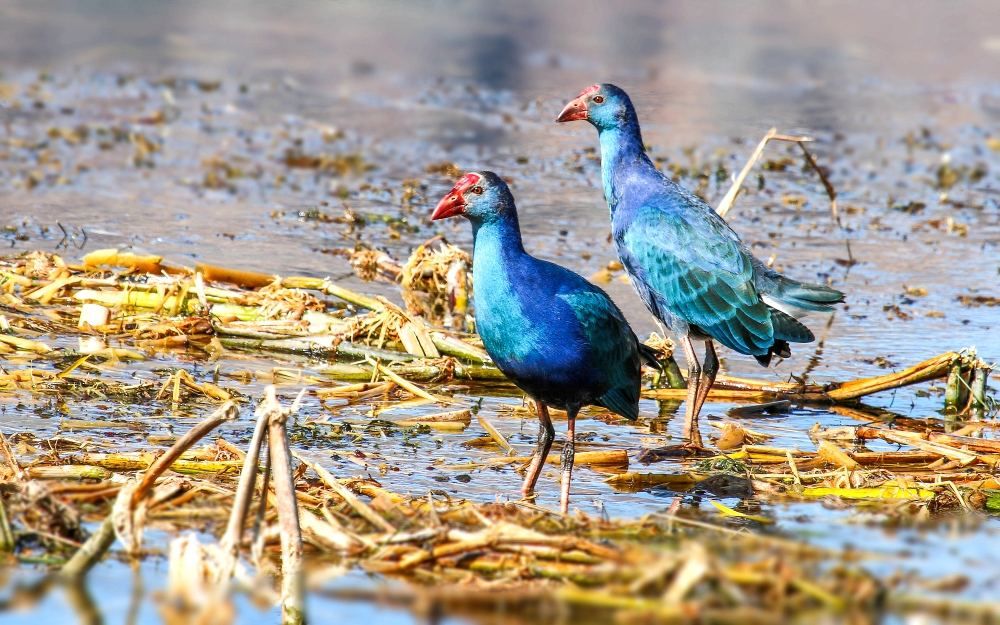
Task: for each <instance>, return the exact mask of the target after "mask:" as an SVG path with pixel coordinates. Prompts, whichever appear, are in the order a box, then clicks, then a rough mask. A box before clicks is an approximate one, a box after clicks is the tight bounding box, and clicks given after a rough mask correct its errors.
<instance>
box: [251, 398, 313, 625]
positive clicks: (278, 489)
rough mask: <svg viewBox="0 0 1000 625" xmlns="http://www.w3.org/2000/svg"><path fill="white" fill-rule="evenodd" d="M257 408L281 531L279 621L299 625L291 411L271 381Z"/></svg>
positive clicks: (301, 603)
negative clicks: (289, 427)
mask: <svg viewBox="0 0 1000 625" xmlns="http://www.w3.org/2000/svg"><path fill="white" fill-rule="evenodd" d="M257 411H258V414H259V415H260V416H259V418H265V417H266V418H267V430H268V443H269V444H268V451H269V454H268V456H269V457H270V459H271V479H272V482H273V484H274V495H275V501H276V507H277V509H278V526H279V529H280V533H281V622H282V624H283V625H300V624H302V623H305V578H304V576H303V572H302V529H301V527H300V525H299V509H298V503H297V502H296V499H295V480H294V478H293V476H292V453H291V449H290V448H289V445H288V431H287V429H286V424H287V421H288V416H289V415H290V414H291V412H292V411H291V410H289V409H286V408H284V407H283V406H282V405H281V404H280V403H278V399H277V397H276V395H275V389H274V386H273V385H269V386H268V387H267V389H265V391H264V400H263V401H262V402H261V405H260V407H259V408H258V409H257Z"/></svg>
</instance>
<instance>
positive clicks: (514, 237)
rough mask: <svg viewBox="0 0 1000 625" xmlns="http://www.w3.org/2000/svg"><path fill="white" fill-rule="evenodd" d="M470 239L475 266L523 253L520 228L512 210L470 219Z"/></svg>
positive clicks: (510, 258) (512, 257)
mask: <svg viewBox="0 0 1000 625" xmlns="http://www.w3.org/2000/svg"><path fill="white" fill-rule="evenodd" d="M472 240H473V262H474V263H476V265H477V266H482V265H484V264H485V265H486V266H489V265H492V264H494V263H496V262H506V261H509V260H512V259H514V258H517V257H518V256H523V255H524V254H525V251H524V245H523V244H522V243H521V228H520V226H519V225H518V223H517V214H516V213H514V212H513V211H511V212H509V213H505V214H502V215H493V216H491V217H490V218H489V219H483V220H479V219H476V220H472Z"/></svg>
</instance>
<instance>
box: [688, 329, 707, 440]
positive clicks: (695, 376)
mask: <svg viewBox="0 0 1000 625" xmlns="http://www.w3.org/2000/svg"><path fill="white" fill-rule="evenodd" d="M681 345H682V346H683V347H684V356H685V357H687V361H688V379H687V387H688V389H687V401H685V402H684V405H685V413H684V429H683V430H682V431H681V435H682V436H683V437H684V438H686V439H687V444H688V445H690V446H691V447H696V448H701V446H702V445H701V431H700V430H699V429H698V411H699V410H700V409H701V405H700V404H699V403H698V396H699V394H700V393H699V387H700V386H701V363H700V362H698V355H697V354H696V353H695V351H694V344H693V343H691V337H690V336H682V337H681ZM713 353H714V350H713Z"/></svg>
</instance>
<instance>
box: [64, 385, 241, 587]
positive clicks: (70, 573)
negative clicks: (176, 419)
mask: <svg viewBox="0 0 1000 625" xmlns="http://www.w3.org/2000/svg"><path fill="white" fill-rule="evenodd" d="M238 414H239V410H238V408H237V406H236V403H235V402H232V401H227V402H226V403H224V404H223V405H222V406H220V407H219V408H217V409H216V411H215V412H213V413H212V414H211V415H209V417H208V418H206V419H205V420H203V421H202V422H201V423H199V424H198V425H196V426H194V427H193V428H191V429H190V430H189V431H188V432H187V433H186V434H185V435H184V436H182V437H181V438H179V439H178V440H177V442H175V443H174V444H173V446H171V447H170V449H169V450H167V452H166V453H165V454H163V456H161V457H160V458H159V459H158V460H157V461H156V462H154V463H153V464H152V465H150V467H149V468H148V469H146V472H145V474H144V475H143V478H142V480H141V481H140V482H139V483H138V485H137V486H136V488H135V489H134V490H132V494H131V496H130V501H129V506H130V508H132V509H134V507H135V506H136V505H137V504H138V503H139V502H140V501H142V499H144V498H145V497H146V495H148V494H149V491H150V490H151V489H152V488H153V485H154V484H155V483H156V480H157V478H159V477H160V475H162V474H163V472H164V471H166V470H167V469H169V468H170V465H171V464H173V462H174V461H176V460H177V459H178V458H180V456H181V454H183V453H184V452H185V451H187V450H188V449H190V448H191V447H192V446H193V445H194V444H195V443H197V442H198V441H199V440H201V439H202V437H204V436H205V435H206V434H208V433H209V432H211V431H212V430H214V429H215V428H217V427H219V426H220V425H221V424H222V423H224V422H226V421H231V420H233V419H235V418H236V417H237V415H238ZM128 492H129V489H125V488H123V489H122V490H121V491H119V496H127V493H128ZM112 516H113V515H112V513H109V514H108V516H107V517H105V519H104V521H103V522H102V523H101V526H100V527H99V528H98V530H97V532H95V533H93V534H91V535H90V537H89V538H88V539H87V542H85V543H84V544H83V545H82V546H81V547H80V548H79V549H78V550H77V551H76V553H74V554H73V557H71V558H70V559H69V561H68V562H67V563H66V564H65V565H63V567H62V569H61V570H60V571H59V576H60V577H61V578H63V579H67V580H73V579H79V578H81V577H82V576H84V575H86V574H87V572H88V571H90V569H91V568H93V566H94V565H95V564H97V562H98V561H99V560H100V559H101V558H102V557H103V556H104V554H105V553H106V552H107V550H108V549H110V548H111V545H113V544H114V542H115V536H116V533H115V526H114V522H113V520H112Z"/></svg>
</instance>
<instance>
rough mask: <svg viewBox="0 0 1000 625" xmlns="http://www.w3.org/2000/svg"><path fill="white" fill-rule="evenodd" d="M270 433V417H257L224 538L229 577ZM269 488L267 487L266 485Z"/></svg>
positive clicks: (263, 414)
mask: <svg viewBox="0 0 1000 625" xmlns="http://www.w3.org/2000/svg"><path fill="white" fill-rule="evenodd" d="M267 433H268V415H267V414H265V413H263V412H262V413H261V414H259V415H258V416H257V425H256V426H255V427H254V431H253V437H252V438H251V439H250V447H249V448H248V449H247V453H246V456H245V457H244V459H243V470H242V471H241V472H240V481H239V484H238V485H237V487H236V498H235V499H234V500H233V509H232V510H231V511H230V514H229V523H228V525H227V526H226V533H225V534H224V535H223V537H222V541H221V547H222V552H223V553H224V554H225V556H226V558H227V562H226V563H225V568H226V571H225V572H224V573H223V574H224V575H225V576H226V577H229V574H231V572H232V570H233V566H235V564H236V557H237V554H238V553H239V549H240V544H242V542H243V540H242V539H243V529H244V527H245V525H246V518H247V513H248V512H249V510H250V501H251V500H252V499H253V494H254V490H255V488H256V486H257V468H258V466H259V465H260V450H261V446H262V445H263V442H264V438H265V437H266V436H267ZM264 488H265V489H266V488H267V485H266V484H265V485H264Z"/></svg>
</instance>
